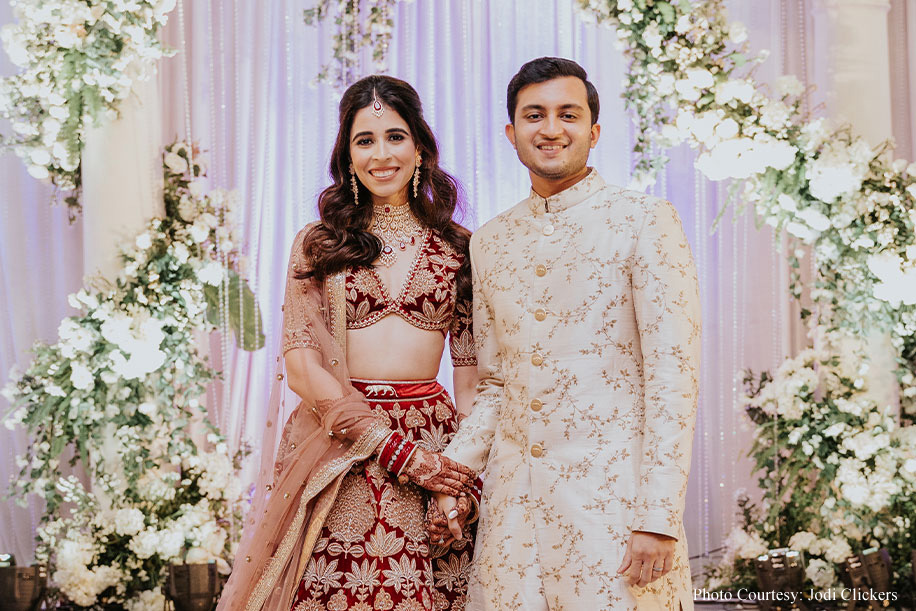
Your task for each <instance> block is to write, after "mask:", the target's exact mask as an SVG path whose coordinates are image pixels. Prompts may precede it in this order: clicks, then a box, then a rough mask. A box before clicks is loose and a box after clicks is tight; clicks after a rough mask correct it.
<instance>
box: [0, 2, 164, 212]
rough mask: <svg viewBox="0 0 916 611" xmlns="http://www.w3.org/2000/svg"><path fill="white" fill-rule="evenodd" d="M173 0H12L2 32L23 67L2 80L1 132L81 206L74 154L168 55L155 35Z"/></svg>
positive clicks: (33, 170) (41, 175) (38, 172)
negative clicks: (5, 128) (10, 18)
mask: <svg viewBox="0 0 916 611" xmlns="http://www.w3.org/2000/svg"><path fill="white" fill-rule="evenodd" d="M175 3H176V0H12V1H11V2H10V4H11V5H12V7H13V14H14V15H15V17H16V18H17V19H18V20H19V21H18V23H14V24H7V25H5V26H3V28H2V29H0V39H2V42H3V46H4V48H5V49H6V52H7V54H8V55H9V57H10V59H11V60H12V62H13V64H14V65H16V66H18V67H20V68H22V72H20V73H19V74H16V75H14V76H11V77H8V78H4V79H2V80H0V116H2V117H3V118H5V119H8V120H9V121H10V123H11V124H12V130H13V132H12V134H11V135H9V136H6V137H3V138H0V144H2V145H4V146H6V147H9V148H11V149H12V150H14V151H15V152H16V154H17V155H18V156H19V157H20V158H21V159H22V160H23V161H24V162H25V163H26V166H27V167H28V171H29V174H31V175H32V176H34V177H35V178H38V179H41V180H46V179H50V180H51V182H52V183H53V184H54V185H55V186H56V187H57V188H58V189H59V190H61V191H64V192H69V194H68V195H67V196H66V197H65V201H66V202H67V205H68V207H69V210H70V215H71V219H72V218H74V216H75V215H76V214H77V213H78V212H79V209H80V203H79V188H80V171H79V166H80V153H81V152H82V149H83V136H84V134H85V131H86V128H87V127H89V126H91V125H99V124H101V122H102V121H105V120H108V119H111V118H113V117H116V116H117V114H118V108H119V106H120V104H121V101H122V100H124V99H125V98H126V97H127V96H128V95H130V92H131V88H132V86H133V84H134V82H135V81H136V80H144V79H146V78H148V77H149V75H150V73H151V72H152V71H153V70H154V69H155V63H156V61H157V60H158V59H159V58H161V57H164V56H168V55H171V54H172V52H171V51H169V50H167V49H166V48H165V47H164V46H163V45H162V43H160V42H159V40H158V39H157V34H158V32H159V29H160V28H161V27H162V26H163V25H165V23H166V21H167V20H168V13H169V12H170V11H171V10H172V9H174V8H175Z"/></svg>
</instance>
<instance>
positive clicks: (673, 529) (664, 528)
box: [631, 508, 681, 539]
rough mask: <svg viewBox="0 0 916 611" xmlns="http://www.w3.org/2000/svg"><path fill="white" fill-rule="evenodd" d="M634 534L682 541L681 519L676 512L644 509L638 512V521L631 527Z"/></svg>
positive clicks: (634, 521) (635, 520)
mask: <svg viewBox="0 0 916 611" xmlns="http://www.w3.org/2000/svg"><path fill="white" fill-rule="evenodd" d="M631 529H632V531H633V532H636V531H640V532H648V533H655V534H658V535H665V536H668V537H671V538H672V539H680V534H681V518H680V517H679V516H678V515H677V514H676V513H674V512H672V511H668V510H665V509H649V508H642V509H638V510H637V511H636V519H634V520H633V525H632V527H631Z"/></svg>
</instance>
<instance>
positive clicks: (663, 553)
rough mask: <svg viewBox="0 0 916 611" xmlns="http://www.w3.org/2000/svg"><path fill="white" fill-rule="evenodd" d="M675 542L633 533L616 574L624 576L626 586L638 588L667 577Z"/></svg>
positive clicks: (646, 534) (660, 536)
mask: <svg viewBox="0 0 916 611" xmlns="http://www.w3.org/2000/svg"><path fill="white" fill-rule="evenodd" d="M676 541H677V539H674V538H672V537H669V536H667V535H660V534H657V533H648V532H642V531H636V532H634V533H633V534H631V535H630V540H629V541H627V551H626V553H625V554H624V555H623V562H621V563H620V568H618V569H617V574H618V575H626V576H627V583H628V584H630V585H631V586H640V587H645V586H647V585H649V584H650V583H651V582H653V581H655V580H656V579H658V578H659V577H663V576H664V575H667V574H668V571H670V570H671V565H672V563H673V561H674V544H675V542H676Z"/></svg>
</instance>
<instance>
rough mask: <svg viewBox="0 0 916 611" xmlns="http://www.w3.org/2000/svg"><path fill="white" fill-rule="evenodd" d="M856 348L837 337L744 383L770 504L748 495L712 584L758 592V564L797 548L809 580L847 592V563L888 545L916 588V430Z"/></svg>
mask: <svg viewBox="0 0 916 611" xmlns="http://www.w3.org/2000/svg"><path fill="white" fill-rule="evenodd" d="M850 341H852V340H851V338H849V337H848V336H844V337H843V339H840V338H839V336H838V335H837V334H832V335H830V336H828V337H827V338H826V339H825V340H824V342H823V348H822V349H819V350H814V349H808V350H804V351H803V352H801V353H800V354H799V355H798V356H796V357H795V358H792V359H789V360H787V361H785V362H784V363H783V364H782V366H781V367H780V368H779V369H778V370H777V371H776V373H775V375H774V376H773V377H772V378H771V377H770V376H769V375H768V374H763V375H762V376H760V378H759V381H758V380H757V379H756V378H755V377H754V376H753V375H750V374H749V375H748V377H747V378H746V379H745V382H746V383H747V385H748V395H747V396H746V397H745V403H746V406H747V408H746V409H747V414H748V416H749V418H750V419H751V420H752V421H753V422H754V424H755V425H756V427H755V430H754V445H753V447H752V449H751V456H752V457H753V458H754V461H755V467H756V469H757V471H758V473H759V482H758V483H759V484H760V488H761V490H762V491H763V498H762V499H761V501H760V503H759V504H754V503H751V502H750V500H749V499H748V497H747V496H746V495H744V494H741V495H739V496H740V498H739V500H738V504H739V507H740V508H741V513H742V516H743V520H742V524H741V525H740V526H738V527H736V528H735V529H733V530H732V532H731V533H730V534H729V536H728V538H727V539H726V541H725V554H724V556H723V558H722V559H721V562H720V563H719V565H718V566H716V567H715V568H714V569H713V570H712V571H711V575H710V577H709V581H708V583H707V585H708V586H709V587H712V588H722V587H731V588H739V587H754V586H755V585H756V579H755V571H754V565H753V560H754V559H755V558H756V557H757V556H758V555H760V554H762V553H765V552H766V551H767V550H769V549H773V548H776V547H790V548H791V549H793V550H797V551H800V552H804V553H805V555H806V563H807V568H806V571H807V577H808V579H809V580H810V581H811V583H812V584H813V585H814V587H816V588H819V589H825V588H829V587H833V586H837V585H839V575H840V565H842V563H843V562H844V561H845V560H846V559H848V558H849V557H850V556H852V555H853V554H854V553H859V552H862V551H863V550H865V549H868V548H872V547H876V548H881V547H884V548H887V549H888V551H889V552H890V554H891V558H892V560H893V564H894V568H895V573H894V581H895V585H896V587H897V589H898V591H900V592H906V591H912V590H913V585H914V584H913V576H912V574H911V572H910V571H908V570H903V569H904V567H906V566H907V565H908V562H909V554H910V551H911V542H912V540H913V537H914V535H916V520H913V519H912V516H914V515H916V513H914V512H916V427H913V426H904V427H901V426H899V425H898V423H897V417H896V414H895V413H894V408H893V407H892V406H889V405H879V404H878V403H876V402H875V400H874V399H873V398H872V396H871V395H870V394H869V392H868V386H867V383H866V378H867V374H868V367H869V366H868V364H867V361H866V360H865V359H864V357H863V353H862V352H861V347H860V346H858V347H857V346H855V345H854V344H853V348H849V345H850ZM841 345H843V346H846V347H845V348H841V347H840V346H841ZM838 353H843V354H844V356H843V357H837V356H835V354H838Z"/></svg>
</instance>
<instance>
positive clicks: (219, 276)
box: [197, 261, 226, 286]
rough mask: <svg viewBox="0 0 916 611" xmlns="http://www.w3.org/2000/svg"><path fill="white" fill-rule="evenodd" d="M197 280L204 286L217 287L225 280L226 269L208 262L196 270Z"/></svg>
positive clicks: (214, 262)
mask: <svg viewBox="0 0 916 611" xmlns="http://www.w3.org/2000/svg"><path fill="white" fill-rule="evenodd" d="M197 279H198V280H200V281H201V282H203V283H204V284H209V285H211V286H219V285H220V284H222V282H223V281H224V280H225V279H226V269H225V268H224V267H223V266H222V265H220V264H219V263H218V262H216V261H209V262H208V263H207V264H206V265H204V266H203V267H201V268H200V269H199V270H197Z"/></svg>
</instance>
